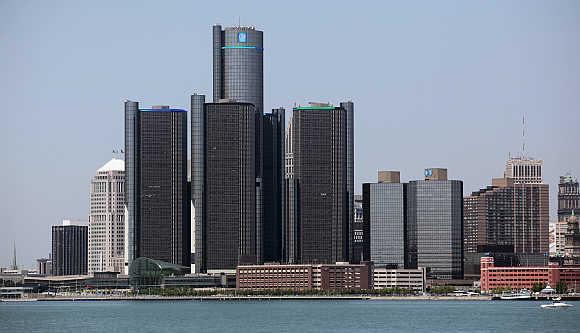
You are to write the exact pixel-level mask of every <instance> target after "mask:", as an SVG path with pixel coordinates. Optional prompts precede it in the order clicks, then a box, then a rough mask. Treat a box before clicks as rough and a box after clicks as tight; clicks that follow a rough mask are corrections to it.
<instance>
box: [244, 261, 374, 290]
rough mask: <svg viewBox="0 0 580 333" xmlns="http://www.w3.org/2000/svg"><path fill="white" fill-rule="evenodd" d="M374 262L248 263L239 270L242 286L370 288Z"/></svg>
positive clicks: (257, 287) (300, 288)
mask: <svg viewBox="0 0 580 333" xmlns="http://www.w3.org/2000/svg"><path fill="white" fill-rule="evenodd" d="M372 272H373V265H372V263H369V262H363V263H360V264H348V263H336V264H324V265H322V264H320V265H313V264H298V265H287V264H286V265H280V264H267V265H247V266H238V267H237V270H236V287H237V288H239V289H294V290H308V289H316V290H369V289H372V287H373V278H372V276H373V275H372V274H373V273H372Z"/></svg>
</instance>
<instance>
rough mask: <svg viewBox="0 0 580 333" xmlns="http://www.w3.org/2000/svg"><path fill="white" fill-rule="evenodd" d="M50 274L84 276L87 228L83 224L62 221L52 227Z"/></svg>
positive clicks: (86, 259)
mask: <svg viewBox="0 0 580 333" xmlns="http://www.w3.org/2000/svg"><path fill="white" fill-rule="evenodd" d="M52 255H53V258H52V274H53V275H86V274H87V271H88V269H87V264H88V227H87V226H86V225H85V222H79V221H70V220H64V221H63V222H62V225H55V226H52Z"/></svg>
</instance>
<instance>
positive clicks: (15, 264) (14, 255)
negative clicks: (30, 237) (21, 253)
mask: <svg viewBox="0 0 580 333" xmlns="http://www.w3.org/2000/svg"><path fill="white" fill-rule="evenodd" d="M12 269H13V270H17V269H18V265H17V263H16V242H14V253H13V255H12Z"/></svg>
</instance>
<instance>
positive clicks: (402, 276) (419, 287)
mask: <svg viewBox="0 0 580 333" xmlns="http://www.w3.org/2000/svg"><path fill="white" fill-rule="evenodd" d="M426 278H427V276H426V270H425V268H423V267H419V268H418V269H389V268H387V267H375V268H374V271H373V288H374V289H387V288H390V289H393V288H400V289H409V290H414V291H419V292H425V290H426V283H425V281H426Z"/></svg>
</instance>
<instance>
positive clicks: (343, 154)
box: [289, 102, 354, 263]
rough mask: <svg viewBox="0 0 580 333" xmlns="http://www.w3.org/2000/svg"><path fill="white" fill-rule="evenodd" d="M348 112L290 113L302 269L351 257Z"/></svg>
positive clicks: (311, 109) (345, 107) (314, 108)
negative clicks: (308, 265)
mask: <svg viewBox="0 0 580 333" xmlns="http://www.w3.org/2000/svg"><path fill="white" fill-rule="evenodd" d="M352 112H353V105H352V102H346V103H341V104H340V106H338V107H335V106H332V105H328V104H320V103H311V105H310V106H306V107H295V108H294V109H293V115H292V140H293V144H292V149H293V151H292V153H293V161H294V175H293V178H292V179H293V180H294V181H295V182H296V184H295V189H296V190H297V193H295V194H294V197H295V198H296V200H297V201H298V203H297V206H298V207H297V211H298V212H297V213H296V216H297V219H295V221H297V222H298V223H299V225H298V227H297V229H298V233H299V235H298V240H299V246H298V250H297V251H298V256H299V258H298V260H299V262H301V263H333V262H338V261H348V260H349V259H350V258H351V256H352V239H353V234H352V224H353V214H352V211H353V203H352V201H353V200H352V199H353V196H354V193H353V192H354V179H353V170H354V168H353V162H354V161H353V149H352V147H348V145H349V142H350V144H352V140H351V139H349V138H350V137H352V135H351V134H352V133H349V131H350V132H352V127H353V126H352V124H349V119H350V121H352V114H351V113H352ZM349 152H350V153H349ZM289 222H292V220H289Z"/></svg>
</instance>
